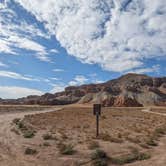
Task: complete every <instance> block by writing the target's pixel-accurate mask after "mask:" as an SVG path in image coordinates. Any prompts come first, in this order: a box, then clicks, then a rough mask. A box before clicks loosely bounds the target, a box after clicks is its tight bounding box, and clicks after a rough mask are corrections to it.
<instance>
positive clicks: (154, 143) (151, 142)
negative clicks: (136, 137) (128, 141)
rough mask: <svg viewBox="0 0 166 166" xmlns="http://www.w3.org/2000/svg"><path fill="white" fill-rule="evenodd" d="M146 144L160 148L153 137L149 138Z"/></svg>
mask: <svg viewBox="0 0 166 166" xmlns="http://www.w3.org/2000/svg"><path fill="white" fill-rule="evenodd" d="M146 144H147V145H150V146H158V144H157V142H156V141H155V140H154V138H153V137H150V138H148V139H147V141H146Z"/></svg>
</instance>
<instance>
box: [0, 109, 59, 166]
mask: <svg viewBox="0 0 166 166" xmlns="http://www.w3.org/2000/svg"><path fill="white" fill-rule="evenodd" d="M60 109H61V108H54V109H49V110H48V109H47V110H42V111H33V112H18V111H17V110H16V111H15V112H14V111H13V112H8V113H5V114H2V115H0V166H31V165H32V166H40V164H39V162H38V161H37V163H36V161H35V159H33V158H31V157H27V156H25V155H24V149H25V147H26V146H29V145H31V144H32V143H31V142H29V141H27V140H24V139H22V138H20V137H19V136H17V135H16V134H15V133H13V132H12V131H11V128H12V127H11V122H12V120H13V119H15V118H23V117H24V116H25V115H32V114H39V113H40V114H41V113H42V114H43V113H47V112H51V111H55V110H60Z"/></svg>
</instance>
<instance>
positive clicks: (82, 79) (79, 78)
mask: <svg viewBox="0 0 166 166" xmlns="http://www.w3.org/2000/svg"><path fill="white" fill-rule="evenodd" d="M87 81H88V79H87V78H86V77H85V76H83V75H77V76H76V77H75V78H74V79H73V80H72V81H70V82H69V86H76V85H82V84H85V83H86V82H87Z"/></svg>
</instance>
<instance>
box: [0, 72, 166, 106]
mask: <svg viewBox="0 0 166 166" xmlns="http://www.w3.org/2000/svg"><path fill="white" fill-rule="evenodd" d="M76 102H78V103H102V104H103V106H115V107H116V106H119V107H121V106H138V107H139V106H148V105H157V106H166V77H162V78H154V77H149V76H147V75H140V74H127V75H124V76H122V77H120V78H118V79H114V80H110V81H108V82H105V83H102V84H89V85H82V86H70V87H67V88H65V91H63V92H59V93H55V94H49V93H46V94H44V95H42V96H28V97H25V98H20V99H16V100H12V99H11V100H2V99H1V100H0V104H41V105H63V104H71V103H76Z"/></svg>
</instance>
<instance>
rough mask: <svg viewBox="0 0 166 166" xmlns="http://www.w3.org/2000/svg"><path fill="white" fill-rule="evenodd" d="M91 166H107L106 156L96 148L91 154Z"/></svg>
mask: <svg viewBox="0 0 166 166" xmlns="http://www.w3.org/2000/svg"><path fill="white" fill-rule="evenodd" d="M91 159H92V164H93V166H107V165H108V159H109V158H108V156H107V154H106V153H105V152H104V151H103V150H101V149H96V150H95V152H93V153H92V156H91Z"/></svg>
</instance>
